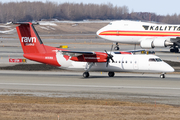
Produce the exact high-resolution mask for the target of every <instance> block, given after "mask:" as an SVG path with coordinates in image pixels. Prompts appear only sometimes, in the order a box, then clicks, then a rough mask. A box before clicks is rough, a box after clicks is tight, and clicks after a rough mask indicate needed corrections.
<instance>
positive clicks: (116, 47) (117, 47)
mask: <svg viewBox="0 0 180 120" xmlns="http://www.w3.org/2000/svg"><path fill="white" fill-rule="evenodd" d="M114 50H119V45H118V42H117V43H116V46H115V47H114Z"/></svg>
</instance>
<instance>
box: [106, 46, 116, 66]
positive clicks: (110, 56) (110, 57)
mask: <svg viewBox="0 0 180 120" xmlns="http://www.w3.org/2000/svg"><path fill="white" fill-rule="evenodd" d="M112 48H113V45H112V47H111V51H112ZM104 51H105V52H106V54H107V55H108V56H107V64H106V67H108V65H109V59H111V60H112V62H114V60H113V55H111V51H110V54H108V53H107V51H106V50H104Z"/></svg>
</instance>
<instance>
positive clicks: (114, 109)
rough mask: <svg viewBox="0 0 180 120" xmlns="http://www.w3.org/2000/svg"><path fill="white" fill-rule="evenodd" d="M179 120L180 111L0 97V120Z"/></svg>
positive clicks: (104, 102)
mask: <svg viewBox="0 0 180 120" xmlns="http://www.w3.org/2000/svg"><path fill="white" fill-rule="evenodd" d="M58 116H59V119H60V120H71V119H73V120H79V119H88V120H94V119H95V120H100V119H103V120H112V119H113V120H121V119H123V120H124V119H131V120H141V119H145V120H153V119H156V120H172V119H174V120H179V119H180V107H173V106H168V105H155V104H145V103H132V102H122V101H118V100H93V99H84V98H48V97H32V96H19V95H15V96H7V95H1V96H0V120H57V119H58Z"/></svg>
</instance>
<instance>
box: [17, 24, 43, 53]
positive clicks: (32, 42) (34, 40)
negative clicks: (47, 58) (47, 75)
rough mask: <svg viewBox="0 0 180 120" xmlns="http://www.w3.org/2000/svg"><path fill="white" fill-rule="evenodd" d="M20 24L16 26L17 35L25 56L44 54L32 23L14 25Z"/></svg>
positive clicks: (41, 43)
mask: <svg viewBox="0 0 180 120" xmlns="http://www.w3.org/2000/svg"><path fill="white" fill-rule="evenodd" d="M14 24H20V26H17V27H16V29H17V33H18V36H19V40H20V43H21V46H22V49H23V52H24V53H25V54H28V53H42V54H43V53H46V49H45V47H44V45H43V42H42V41H41V38H40V37H39V35H38V33H37V32H36V30H35V28H34V26H33V24H32V23H30V22H27V23H24V22H23V23H14Z"/></svg>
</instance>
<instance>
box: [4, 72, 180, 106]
mask: <svg viewBox="0 0 180 120" xmlns="http://www.w3.org/2000/svg"><path fill="white" fill-rule="evenodd" d="M90 75H91V76H90V78H86V79H85V78H83V77H82V72H72V71H61V72H59V71H54V72H53V71H31V72H30V71H2V70H1V71H0V94H21V95H22V94H24V95H35V96H47V97H49V96H50V97H87V98H95V99H121V100H128V101H136V102H147V103H153V102H154V101H156V102H157V103H163V104H171V105H180V92H179V91H180V80H179V78H180V75H174V74H167V75H166V78H165V79H161V78H159V74H143V75H142V74H140V73H116V75H115V77H113V78H109V77H108V76H107V73H105V72H104V73H101V72H90Z"/></svg>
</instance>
